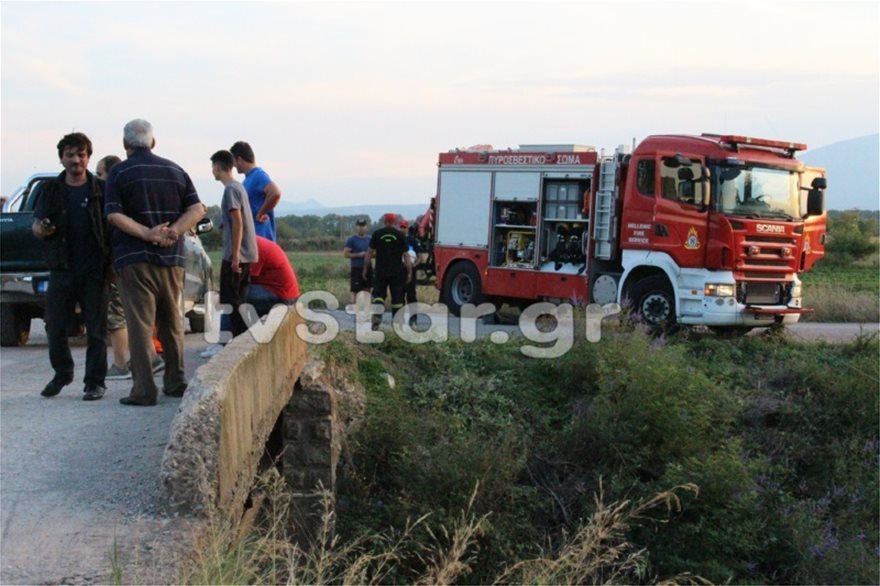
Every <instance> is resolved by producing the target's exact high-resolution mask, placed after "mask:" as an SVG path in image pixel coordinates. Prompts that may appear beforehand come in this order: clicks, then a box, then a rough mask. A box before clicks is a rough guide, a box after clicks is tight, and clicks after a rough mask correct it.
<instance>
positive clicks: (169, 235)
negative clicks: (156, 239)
mask: <svg viewBox="0 0 880 586" xmlns="http://www.w3.org/2000/svg"><path fill="white" fill-rule="evenodd" d="M164 233H165V240H164V243H163V244H162V246H163V247H165V248H167V247H169V246H174V245H175V244H176V243H177V240H178V239H179V238H180V233H179V232H178V231H177V230H176V229H174V228H172V227H171V226H169V227H167V228H165V230H164Z"/></svg>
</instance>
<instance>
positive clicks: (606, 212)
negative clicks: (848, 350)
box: [434, 134, 826, 330]
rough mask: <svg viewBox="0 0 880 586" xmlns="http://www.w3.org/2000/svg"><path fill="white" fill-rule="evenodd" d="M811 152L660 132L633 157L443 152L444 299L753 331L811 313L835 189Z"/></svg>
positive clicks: (530, 148) (440, 233) (556, 151)
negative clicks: (807, 162)
mask: <svg viewBox="0 0 880 586" xmlns="http://www.w3.org/2000/svg"><path fill="white" fill-rule="evenodd" d="M805 149H806V146H805V145H802V144H797V143H788V142H781V141H771V140H765V139H755V138H748V137H741V136H730V135H726V136H720V135H706V134H704V135H701V136H683V135H682V136H679V135H664V136H651V137H648V138H646V139H645V140H644V141H642V142H641V143H640V144H639V145H638V147H637V148H635V150H634V151H633V152H632V153H631V154H630V153H629V152H628V149H626V148H625V147H619V148H618V149H617V150H616V151H615V152H614V154H613V155H609V156H604V155H600V154H599V153H597V152H596V150H595V149H594V148H592V147H588V146H582V145H522V146H521V147H520V148H519V149H517V150H504V151H498V150H492V149H491V148H489V147H480V148H472V149H467V150H455V151H450V152H448V153H441V154H440V160H439V174H438V186H437V194H438V197H437V201H436V231H435V238H436V241H435V246H434V256H435V262H436V272H437V286H438V287H439V288H440V289H441V291H442V294H441V299H442V301H443V302H444V303H446V304H447V306H448V307H449V308H450V310H451V311H452V312H453V313H455V314H458V313H459V312H460V311H461V307H462V306H463V305H464V304H466V303H471V304H474V305H477V304H479V303H481V302H483V301H491V302H495V303H501V302H507V303H515V304H519V305H524V304H527V303H528V302H530V301H535V300H551V301H557V302H559V301H570V302H574V303H584V302H595V303H600V304H605V303H612V302H617V303H620V304H622V305H625V306H626V305H630V306H631V308H632V310H633V311H635V312H637V313H638V314H639V315H640V316H641V317H642V318H643V319H644V320H645V321H646V322H647V323H648V324H650V325H652V326H654V327H665V326H671V325H672V324H675V323H681V324H695V325H696V324H703V325H708V326H711V327H716V328H719V329H730V328H738V329H742V330H744V329H748V328H751V327H755V326H766V325H772V324H775V323H783V324H784V323H792V322H795V321H797V319H798V318H799V316H800V315H801V314H802V313H805V312H807V311H808V310H805V309H804V308H803V307H802V302H801V300H802V295H801V286H800V280H799V279H798V277H797V274H798V273H799V272H803V271H806V270H809V268H810V267H811V266H812V265H813V263H814V262H815V261H816V260H818V258H820V257H821V256H822V255H823V254H824V241H825V229H826V228H825V226H826V222H825V220H826V216H825V204H824V192H825V188H826V181H825V177H824V171H823V170H822V169H811V168H805V167H804V166H803V164H802V163H800V162H799V161H798V160H797V159H795V157H794V155H795V153H796V152H797V151H800V150H805Z"/></svg>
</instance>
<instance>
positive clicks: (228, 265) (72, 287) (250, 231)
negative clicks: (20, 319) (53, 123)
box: [32, 119, 299, 406]
mask: <svg viewBox="0 0 880 586" xmlns="http://www.w3.org/2000/svg"><path fill="white" fill-rule="evenodd" d="M155 145H156V140H155V138H154V136H153V128H152V125H150V123H149V122H147V121H146V120H141V119H136V120H132V121H130V122H129V123H128V124H126V125H125V127H124V128H123V148H124V149H125V153H126V158H125V159H124V160H122V159H119V158H118V157H115V156H112V155H111V156H107V157H104V158H102V159H101V160H100V161H99V163H98V165H97V167H96V173H95V174H92V173H91V172H90V171H89V170H88V164H89V160H90V158H91V156H92V154H93V148H92V143H91V141H90V140H89V138H88V137H87V136H86V135H85V134H83V133H80V132H74V133H71V134H67V135H65V136H64V137H62V139H61V140H60V141H59V142H58V145H57V150H58V158H59V161H60V163H61V165H62V167H63V168H64V170H63V171H62V172H61V173H60V174H59V175H58V176H57V177H56V178H54V179H53V180H51V181H49V182H47V186H46V188H45V189H44V190H43V194H42V196H41V197H40V199H39V201H38V202H37V205H36V207H35V209H34V222H33V225H32V231H33V233H34V234H35V235H36V236H37V237H38V238H40V239H42V240H43V241H44V242H45V247H44V250H45V257H46V263H47V266H48V268H49V282H48V289H47V292H46V313H45V321H46V331H47V335H48V339H49V361H50V364H51V366H52V369H53V371H54V376H53V378H52V380H51V381H49V383H48V384H46V386H45V387H44V388H43V390H42V392H41V395H42V396H43V397H53V396H55V395H58V394H59V393H60V392H61V390H62V389H63V388H64V387H65V386H67V385H68V384H70V383H72V382H73V376H74V362H73V358H72V355H71V352H70V347H69V344H68V340H67V336H68V331H69V329H70V326H71V324H72V322H73V320H74V319H75V312H76V307H77V305H79V307H80V311H81V313H82V317H83V320H84V322H85V327H86V332H87V349H86V364H85V376H84V378H83V382H84V388H83V399H84V400H87V401H94V400H99V399H101V398H103V396H104V393H105V391H106V386H105V384H106V379H107V378H127V377H129V376H130V377H131V378H132V388H131V391H130V393H129V395H128V396H126V397H123V398H122V399H120V403H121V404H123V405H132V406H152V405H155V404H156V403H157V398H158V387H157V386H156V383H155V381H154V380H153V374H154V373H155V372H159V371H162V370H164V374H163V379H162V392H163V394H165V395H167V396H171V397H181V396H183V394H184V392H185V391H186V388H187V381H186V379H185V376H184V368H183V347H184V345H183V340H184V338H183V334H184V329H183V328H184V322H183V314H182V311H181V307H180V305H179V302H180V299H181V295H182V291H183V284H184V265H185V257H184V235H185V234H186V233H187V232H189V231H190V230H192V229H193V228H194V226H195V225H196V223H197V222H198V221H199V220H200V219H201V218H202V217H204V215H205V213H206V208H205V206H204V205H203V204H202V202H201V200H200V199H199V196H198V194H197V193H196V189H195V187H194V186H193V183H192V181H191V179H190V177H189V175H188V174H187V173H186V171H184V170H183V169H182V168H181V167H180V166H179V165H177V164H176V163H174V162H173V161H170V160H168V159H164V158H161V157H159V156H157V155H156V154H154V153H153V149H154V147H155ZM211 164H212V170H213V172H214V177H215V178H216V179H217V180H218V181H220V182H221V183H222V184H223V186H224V192H223V200H222V206H221V208H222V210H223V219H222V222H223V226H224V229H223V263H222V265H221V270H220V299H221V303H229V304H231V305H233V306H234V307H235V308H236V309H237V308H238V306H240V305H241V303H244V302H251V301H253V302H254V306H255V307H256V308H257V311H258V313H259V312H260V311H263V313H266V312H268V310H269V309H270V308H271V306H272V305H274V304H275V303H287V304H290V303H292V302H293V301H294V300H295V299H296V297H298V296H299V289H298V285H297V283H296V277H295V275H294V274H293V270H292V268H291V267H290V265H289V263H288V262H287V257H286V255H284V252H283V250H281V249H280V247H278V245H277V244H275V243H274V242H273V240H274V237H275V225H274V213H273V208H274V207H275V206H276V205H277V203H278V201H279V200H280V198H281V192H280V190H279V189H278V186H277V185H276V184H275V183H274V182H272V180H271V179H270V178H269V176H268V174H267V173H266V172H265V171H263V170H262V169H261V168H260V167H258V166H257V165H256V162H255V158H254V153H253V149H252V148H251V147H250V145H248V143H246V142H243V141H239V142H236V143H235V144H233V145H232V147H231V148H230V150H229V151H217V152H216V153H215V154H214V155H213V156H212V157H211ZM233 167H234V168H235V169H236V170H238V171H239V172H240V173H244V175H245V179H244V182H243V184H242V183H239V182H238V181H237V180H236V179H235V178H234V176H233V175H232V172H231V171H232V168H233ZM279 252H280V256H279ZM281 257H283V263H282V262H280V258H281ZM282 264H283V266H282ZM252 282H253V283H254V287H253V297H251V294H250V288H251V287H250V285H251V283H252ZM236 318H238V319H236ZM231 321H232V323H231V327H230V329H231V331H232V333H233V334H234V335H235V334H240V333H241V332H243V331H244V329H246V328H244V327H243V322H242V321H241V319H240V316H238V311H235V312H234V313H233V314H232V320H231ZM108 335H109V338H110V340H111V344H112V346H113V351H114V356H113V361H112V362H113V364H112V366H111V367H110V369H109V372H108V366H107V341H106V339H107V337H108ZM154 338H156V339H157V340H155V342H154ZM157 350H158V351H161V354H162V356H161V357H160V356H158V352H157ZM126 353H128V354H129V358H128V359H126V356H125V354H126Z"/></svg>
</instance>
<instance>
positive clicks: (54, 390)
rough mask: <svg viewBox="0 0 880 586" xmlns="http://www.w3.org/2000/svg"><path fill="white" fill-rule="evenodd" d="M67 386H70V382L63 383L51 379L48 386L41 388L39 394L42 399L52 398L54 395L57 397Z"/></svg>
mask: <svg viewBox="0 0 880 586" xmlns="http://www.w3.org/2000/svg"><path fill="white" fill-rule="evenodd" d="M69 384H70V381H68V382H66V383H63V382H61V381H59V380H58V379H54V378H53V379H52V380H50V381H49V384H47V385H46V386H45V387H43V390H42V391H40V394H41V395H42V396H44V397H54V396H55V395H57V394H58V393H60V392H61V389H63V388H64V387H65V386H67V385H69Z"/></svg>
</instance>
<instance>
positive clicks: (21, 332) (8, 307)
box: [0, 303, 31, 347]
mask: <svg viewBox="0 0 880 586" xmlns="http://www.w3.org/2000/svg"><path fill="white" fill-rule="evenodd" d="M30 334H31V318H30V317H29V316H28V315H27V314H26V313H25V312H24V310H23V309H22V308H21V307H19V306H18V305H15V304H14V303H0V346H4V347H10V346H24V345H25V344H27V341H28V337H29V336H30Z"/></svg>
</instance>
